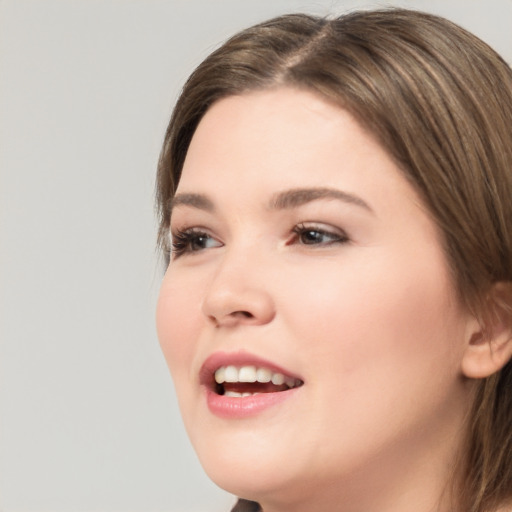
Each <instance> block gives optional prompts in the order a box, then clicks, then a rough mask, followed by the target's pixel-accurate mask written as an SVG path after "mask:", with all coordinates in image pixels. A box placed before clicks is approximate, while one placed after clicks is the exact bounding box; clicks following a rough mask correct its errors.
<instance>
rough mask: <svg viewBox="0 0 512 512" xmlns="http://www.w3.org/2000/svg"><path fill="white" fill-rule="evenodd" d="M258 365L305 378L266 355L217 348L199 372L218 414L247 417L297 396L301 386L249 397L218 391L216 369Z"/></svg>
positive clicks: (211, 406)
mask: <svg viewBox="0 0 512 512" xmlns="http://www.w3.org/2000/svg"><path fill="white" fill-rule="evenodd" d="M230 365H233V366H246V365H252V366H258V367H264V368H268V369H269V370H272V371H273V372H276V373H282V374H283V375H285V376H286V377H293V378H295V379H300V380H302V379H301V378H300V377H299V376H298V375H295V374H293V373H291V372H289V371H288V370H286V369H284V368H282V367H280V366H278V365H276V364H274V363H272V362H271V361H268V360H265V359H262V358H261V357H258V356H255V355H252V354H249V353H248V352H245V351H240V352H235V353H227V352H216V353H214V354H212V355H211V356H210V357H208V358H207V359H206V361H205V362H204V364H203V365H202V367H201V370H200V372H199V379H200V383H201V384H202V386H203V388H204V389H205V395H206V402H207V404H208V408H209V409H210V411H211V412H212V413H213V414H215V415H216V416H220V417H223V418H245V417H248V416H253V415H256V414H258V413H260V412H262V411H263V410H265V409H267V408H269V407H271V406H273V405H277V404H279V403H282V402H283V401H284V400H287V399H288V398H291V397H293V396H294V395H295V394H296V392H297V391H298V390H299V389H300V387H297V388H293V389H289V390H286V391H279V392H277V393H261V394H259V395H252V396H246V397H226V396H223V395H218V394H217V393H215V392H214V387H215V380H214V373H215V371H216V370H217V369H218V368H220V367H221V366H230Z"/></svg>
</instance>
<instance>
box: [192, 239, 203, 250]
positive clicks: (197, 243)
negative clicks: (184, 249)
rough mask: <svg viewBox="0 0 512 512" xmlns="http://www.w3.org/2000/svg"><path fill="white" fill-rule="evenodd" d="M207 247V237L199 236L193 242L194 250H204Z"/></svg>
mask: <svg viewBox="0 0 512 512" xmlns="http://www.w3.org/2000/svg"><path fill="white" fill-rule="evenodd" d="M205 246H206V237H205V236H198V237H196V238H195V239H194V240H192V249H204V247H205Z"/></svg>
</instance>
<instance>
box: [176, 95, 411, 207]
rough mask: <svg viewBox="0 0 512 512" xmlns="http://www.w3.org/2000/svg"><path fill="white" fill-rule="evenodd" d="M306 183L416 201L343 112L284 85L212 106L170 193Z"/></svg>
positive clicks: (252, 189) (375, 146) (238, 190)
mask: <svg viewBox="0 0 512 512" xmlns="http://www.w3.org/2000/svg"><path fill="white" fill-rule="evenodd" d="M376 180H377V181H378V182H380V183H379V186H378V187H375V182H376ZM306 186H307V187H317V188H318V187H327V186H328V187H331V186H338V187H341V188H343V189H344V190H346V191H348V192H350V191H351V190H352V191H355V190H354V189H358V191H366V192H365V193H370V192H371V191H372V190H373V193H377V194H380V195H382V194H384V193H389V192H390V191H391V190H393V191H394V192H401V193H403V194H405V195H406V196H407V197H410V198H411V199H412V200H414V201H415V202H417V201H418V198H417V197H416V194H415V193H414V191H413V190H412V187H410V186H409V184H408V183H407V182H406V180H405V179H404V177H403V176H402V173H401V171H400V170H399V169H398V167H397V165H396V164H395V163H394V161H393V160H392V159H391V157H390V156H389V155H388V153H387V152H386V150H385V149H384V148H382V147H381V145H380V144H379V143H377V141H376V140H375V139H374V137H373V136H372V135H371V134H370V133H369V132H368V131H367V130H365V129H364V128H363V127H362V126H361V125H360V124H359V123H358V122H357V121H356V120H355V119H354V117H353V116H352V115H351V114H349V113H348V112H347V111H345V110H343V109H342V108H340V107H338V106H336V105H333V104H332V103H329V102H327V101H325V100H324V99H323V98H321V97H320V96H318V95H316V94H314V93H312V92H308V91H302V90H297V89H293V88H288V87H283V88H279V89H272V90H266V91H257V92H250V93H247V94H243V95H238V96H231V97H228V98H225V99H222V100H220V101H218V102H217V103H215V104H214V105H213V106H212V107H211V108H210V109H209V110H208V112H207V113H206V114H205V116H204V117H203V119H202V120H201V122H200V123H199V125H198V128H197V130H196V132H195V134H194V136H193V138H192V141H191V144H190V147H189V150H188V153H187V156H186V159H185V163H184V167H183V173H182V177H181V181H180V184H179V187H178V192H187V193H197V192H200V193H203V194H204V193H208V194H215V193H216V192H218V191H219V189H221V188H225V187H228V188H230V189H232V190H233V189H236V193H237V194H239V195H240V194H243V193H244V191H247V192H249V193H250V194H251V195H252V196H255V195H257V193H259V192H262V193H267V194H269V193H274V192H276V191H278V190H281V189H282V190H284V189H292V188H303V187H306Z"/></svg>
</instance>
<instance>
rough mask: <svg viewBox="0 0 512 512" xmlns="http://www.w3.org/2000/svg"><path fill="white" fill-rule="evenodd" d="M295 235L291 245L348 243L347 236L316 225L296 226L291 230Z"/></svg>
mask: <svg viewBox="0 0 512 512" xmlns="http://www.w3.org/2000/svg"><path fill="white" fill-rule="evenodd" d="M293 232H294V233H295V237H294V240H292V243H299V244H302V245H323V246H325V245H332V244H336V243H346V242H348V240H349V239H348V237H347V235H346V234H345V233H344V232H343V231H340V230H335V229H334V228H333V229H327V228H324V227H320V226H318V225H314V224H311V225H308V224H298V225H297V226H295V227H294V228H293Z"/></svg>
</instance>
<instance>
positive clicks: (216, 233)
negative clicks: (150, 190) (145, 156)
mask: <svg viewBox="0 0 512 512" xmlns="http://www.w3.org/2000/svg"><path fill="white" fill-rule="evenodd" d="M511 122H512V72H511V70H510V68H509V67H508V66H507V65H506V63H505V62H504V61H503V60H502V59H501V58H500V57H499V56H498V55H496V53H495V52H493V51H492V50H491V49H490V48H489V47H488V46H486V45H485V44H484V43H483V42H481V41H480V40H478V39H477V38H476V37H474V36H472V35H471V34H468V33H467V32H465V31H464V30H463V29H461V28H459V27H457V26H455V25H453V24H452V23H450V22H448V21H446V20H444V19H441V18H438V17H435V16H431V15H428V14H423V13H419V12H413V11H407V10H385V11H373V12H355V13H352V14H349V15H346V16H342V17H340V18H338V19H334V20H327V19H320V18H315V17H311V16H306V15H290V16H284V17H280V18H277V19H273V20H270V21H268V22H266V23H263V24H261V25H258V26H255V27H252V28H250V29H247V30H245V31H243V32H241V33H240V34H238V35H236V36H234V37H233V38H232V39H231V40H229V41H228V42H227V43H226V44H224V45H223V46H222V47H221V48H220V49H218V50H217V51H215V52H214V53H213V54H212V55H210V56H209V57H208V58H207V59H206V60H205V61H204V62H203V63H202V64H201V65H200V66H199V67H198V68H197V70H196V71H195V72H194V73H193V74H192V76H191V77H190V79H189V80H188V82H187V83H186V85H185V87H184V90H183V92H182V95H181V97H180V99H179V101H178V103H177V105H176V108H175V111H174V113H173V116H172V119H171V122H170V125H169V128H168V131H167V134H166V138H165V143H164V148H163V152H162V156H161V161H160V165H159V174H158V202H159V208H160V214H161V230H160V237H161V243H162V245H163V247H164V248H165V250H166V251H168V254H169V253H170V265H169V267H168V270H167V273H166V276H165V278H164V281H163V284H162V290H161V294H160V299H159V304H158V312H157V326H158V333H159V338H160V342H161V345H162V348H163V351H164V354H165V356H166V358H167V361H168V364H169V367H170V370H171V373H172V375H173V378H174V381H175V386H176V391H177V394H178V399H179V402H180V407H181V410H182V414H183V418H184V422H185V425H186V427H187V430H188V433H189V436H190V438H191V440H192V443H193V445H194V447H195V449H196V451H197V453H198V456H199V458H200V460H201V463H202V464H203V467H204V468H205V470H206V472H207V473H208V474H209V476H210V477H211V478H212V479H213V480H214V481H215V482H216V483H217V484H218V485H220V486H221V487H223V488H224V489H226V490H228V491H230V492H232V493H234V494H236V495H238V496H240V497H241V498H243V499H240V500H239V502H238V504H237V505H236V506H235V509H234V510H237V511H241V510H264V511H265V512H282V511H288V510H293V511H302V510H304V511H306V510H307V511H309V510H321V511H329V510H336V511H339V510H343V511H351V512H352V511H370V510H379V511H380V512H383V511H394V512H399V511H411V510H414V511H415V512H422V511H425V512H427V511H433V510H436V511H460V512H462V511H464V512H467V511H472V512H496V511H498V510H512V509H511V508H510V507H511V501H512V435H511V428H510V426H511V425H512V369H511V363H510V362H509V361H510V358H511V354H512V340H511V337H512V335H511V326H512V314H511V310H512V284H511V283H512V201H511V197H512V135H511V131H510V125H511ZM507 507H508V508H507Z"/></svg>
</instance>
